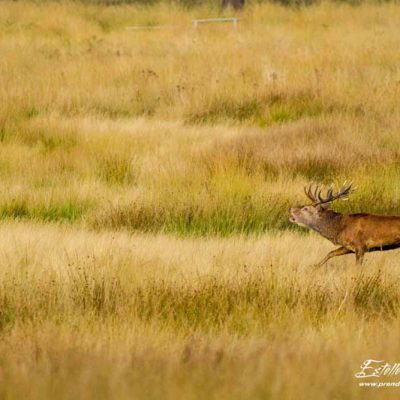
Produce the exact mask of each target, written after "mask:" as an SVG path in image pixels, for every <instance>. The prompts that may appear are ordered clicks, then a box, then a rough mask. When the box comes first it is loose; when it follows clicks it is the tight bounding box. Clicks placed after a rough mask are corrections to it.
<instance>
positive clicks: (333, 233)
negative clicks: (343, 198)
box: [310, 210, 343, 243]
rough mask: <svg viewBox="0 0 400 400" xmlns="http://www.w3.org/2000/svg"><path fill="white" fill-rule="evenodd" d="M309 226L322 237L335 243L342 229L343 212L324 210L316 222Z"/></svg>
mask: <svg viewBox="0 0 400 400" xmlns="http://www.w3.org/2000/svg"><path fill="white" fill-rule="evenodd" d="M310 228H311V229H313V230H314V231H316V232H318V233H319V234H320V235H321V236H323V237H324V238H326V239H328V240H330V241H331V242H333V243H336V242H337V238H338V236H339V233H340V232H341V231H342V229H343V214H340V213H337V212H335V211H332V210H326V211H325V212H324V213H323V214H322V216H321V218H320V219H319V220H318V222H316V223H314V224H312V225H311V226H310Z"/></svg>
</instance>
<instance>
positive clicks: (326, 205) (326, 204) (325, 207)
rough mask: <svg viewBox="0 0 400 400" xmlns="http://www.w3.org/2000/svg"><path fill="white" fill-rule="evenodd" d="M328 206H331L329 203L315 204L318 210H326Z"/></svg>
mask: <svg viewBox="0 0 400 400" xmlns="http://www.w3.org/2000/svg"><path fill="white" fill-rule="evenodd" d="M330 207H331V203H325V204H318V206H317V208H318V211H321V210H328V209H329V208H330Z"/></svg>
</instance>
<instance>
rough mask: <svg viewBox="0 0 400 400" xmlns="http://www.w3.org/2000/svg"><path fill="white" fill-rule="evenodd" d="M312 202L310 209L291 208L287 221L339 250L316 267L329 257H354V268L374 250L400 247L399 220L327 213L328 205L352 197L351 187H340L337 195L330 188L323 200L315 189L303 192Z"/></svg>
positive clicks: (309, 188) (332, 252)
mask: <svg viewBox="0 0 400 400" xmlns="http://www.w3.org/2000/svg"><path fill="white" fill-rule="evenodd" d="M305 193H306V195H307V196H308V197H309V198H310V200H311V201H312V202H313V203H312V204H310V205H306V206H301V207H292V208H291V209H290V221H291V222H293V223H295V224H297V225H300V226H303V227H306V228H309V229H313V230H315V231H317V232H318V233H319V234H320V235H322V236H323V237H325V238H326V239H328V240H330V241H331V242H332V243H334V244H336V245H338V246H340V247H339V248H338V249H336V250H333V251H331V252H330V253H328V255H327V256H326V257H325V258H324V259H323V260H322V261H321V262H320V263H319V264H318V265H322V264H324V263H325V262H327V261H328V260H329V259H330V258H332V257H337V256H341V255H345V254H349V253H355V255H356V262H357V264H362V261H363V258H364V253H366V252H370V251H378V250H392V249H396V248H399V247H400V217H397V216H387V215H373V214H349V215H346V214H340V213H337V212H334V211H332V210H330V209H329V204H330V203H331V202H332V201H334V200H337V199H342V198H346V197H347V196H348V195H349V194H351V193H352V189H351V185H348V186H344V187H343V188H342V189H341V190H340V191H339V192H338V193H337V194H334V193H333V189H332V187H331V188H330V189H329V190H328V192H327V195H326V197H325V198H324V197H322V195H321V193H322V189H320V188H319V187H318V186H317V187H316V188H315V190H314V191H313V190H312V187H311V186H310V187H308V188H307V189H305Z"/></svg>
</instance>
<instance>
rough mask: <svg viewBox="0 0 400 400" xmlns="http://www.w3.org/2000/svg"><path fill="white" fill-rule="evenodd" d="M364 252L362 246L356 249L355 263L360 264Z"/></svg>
mask: <svg viewBox="0 0 400 400" xmlns="http://www.w3.org/2000/svg"><path fill="white" fill-rule="evenodd" d="M364 253H365V250H364V249H363V248H360V249H356V264H357V265H362V263H363V260H364Z"/></svg>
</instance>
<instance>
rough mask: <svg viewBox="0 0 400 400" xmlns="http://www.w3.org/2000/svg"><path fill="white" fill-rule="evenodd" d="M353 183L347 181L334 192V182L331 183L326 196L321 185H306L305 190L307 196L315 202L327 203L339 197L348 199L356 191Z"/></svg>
mask: <svg viewBox="0 0 400 400" xmlns="http://www.w3.org/2000/svg"><path fill="white" fill-rule="evenodd" d="M352 186H353V183H352V182H350V183H347V181H346V182H345V183H344V184H343V186H342V187H341V189H340V190H339V191H338V192H337V193H336V194H334V192H333V188H334V187H333V184H331V185H330V186H329V188H328V190H327V192H326V196H325V197H324V196H323V195H322V190H323V189H322V188H321V186H320V185H317V184H316V185H315V188H314V185H313V184H310V185H309V186H308V187H307V186H305V187H304V192H305V194H306V195H307V197H308V198H309V199H310V200H311V201H313V203H314V204H315V205H316V204H325V203H330V202H332V201H334V200H337V199H346V198H347V197H348V196H349V195H350V194H351V193H353V192H354V189H353V188H352Z"/></svg>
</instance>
